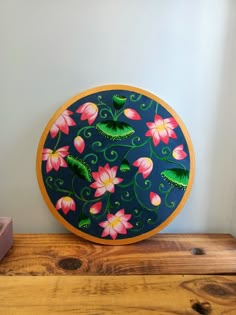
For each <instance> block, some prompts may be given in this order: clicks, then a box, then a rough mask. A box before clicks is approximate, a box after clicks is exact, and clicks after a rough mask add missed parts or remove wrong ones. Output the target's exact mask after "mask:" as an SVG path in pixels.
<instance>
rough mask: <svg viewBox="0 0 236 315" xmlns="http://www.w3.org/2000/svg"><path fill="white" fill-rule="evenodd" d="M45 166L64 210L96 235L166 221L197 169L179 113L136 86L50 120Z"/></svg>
mask: <svg viewBox="0 0 236 315" xmlns="http://www.w3.org/2000/svg"><path fill="white" fill-rule="evenodd" d="M41 173H42V178H43V183H44V186H45V189H46V192H47V194H48V196H49V199H50V201H51V203H52V204H53V205H54V207H55V209H56V211H57V213H58V214H59V215H60V216H61V217H63V219H64V220H66V221H67V222H68V223H69V225H71V226H73V227H74V228H75V229H77V230H78V231H81V232H83V233H85V234H88V235H91V236H93V237H95V238H97V239H101V240H102V239H107V240H113V241H115V240H122V239H130V238H131V239H132V238H134V237H136V236H139V235H141V234H145V233H147V232H150V231H152V230H153V229H155V228H156V227H158V226H159V225H160V224H162V223H163V222H165V221H166V220H167V219H168V217H169V216H170V215H171V214H172V213H173V212H174V211H175V209H176V208H177V207H178V205H179V203H180V202H181V200H182V198H183V196H184V194H185V191H186V188H187V187H188V183H189V177H190V152H189V146H188V143H187V140H186V138H185V135H184V133H183V131H182V129H181V126H180V125H179V122H178V119H176V117H173V115H172V114H171V113H170V112H169V111H168V110H167V109H166V108H165V107H164V106H162V105H161V104H160V103H158V102H157V101H155V100H153V99H152V98H150V97H148V96H146V95H143V94H139V93H136V92H133V91H132V90H123V89H117V90H114V89H111V90H109V89H108V90H105V91H104V90H102V91H100V92H99V91H98V92H96V93H92V94H89V95H87V96H85V97H82V98H80V99H78V100H77V101H75V102H74V103H72V104H71V105H70V106H69V107H68V108H67V109H65V110H64V111H63V112H62V113H61V114H60V115H59V116H58V117H56V119H55V121H54V123H53V124H52V125H51V126H50V130H49V131H48V133H47V136H46V139H45V141H44V144H43V149H42V156H41Z"/></svg>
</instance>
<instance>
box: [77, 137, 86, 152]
mask: <svg viewBox="0 0 236 315" xmlns="http://www.w3.org/2000/svg"><path fill="white" fill-rule="evenodd" d="M74 146H75V148H76V150H77V151H78V152H79V153H83V151H84V148H85V142H84V139H83V138H82V137H80V136H77V137H75V139H74Z"/></svg>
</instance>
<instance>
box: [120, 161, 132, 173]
mask: <svg viewBox="0 0 236 315" xmlns="http://www.w3.org/2000/svg"><path fill="white" fill-rule="evenodd" d="M120 170H121V172H128V171H130V165H129V162H128V160H126V159H124V160H123V161H122V162H121V165H120Z"/></svg>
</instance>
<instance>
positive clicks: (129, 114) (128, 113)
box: [124, 108, 141, 120]
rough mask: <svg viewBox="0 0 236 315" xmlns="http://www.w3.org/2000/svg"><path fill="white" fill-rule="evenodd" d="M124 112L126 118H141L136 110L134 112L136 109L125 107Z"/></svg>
mask: <svg viewBox="0 0 236 315" xmlns="http://www.w3.org/2000/svg"><path fill="white" fill-rule="evenodd" d="M124 114H125V116H126V117H127V118H129V119H132V120H141V117H140V115H139V113H138V112H136V110H134V109H132V108H126V109H125V110H124Z"/></svg>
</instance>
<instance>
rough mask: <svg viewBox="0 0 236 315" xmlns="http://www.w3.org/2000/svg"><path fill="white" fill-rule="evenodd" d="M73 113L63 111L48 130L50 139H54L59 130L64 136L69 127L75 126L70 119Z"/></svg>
mask: <svg viewBox="0 0 236 315" xmlns="http://www.w3.org/2000/svg"><path fill="white" fill-rule="evenodd" d="M72 114H73V112H71V111H70V110H65V111H64V112H63V113H62V114H61V115H60V116H59V117H58V118H57V120H56V121H55V123H54V124H53V125H52V128H51V129H50V134H51V137H52V138H55V137H56V135H57V134H58V131H59V130H61V131H62V132H63V133H65V134H66V135H68V134H69V127H71V126H75V125H76V123H75V121H74V120H73V119H72V118H71V117H70V115H72Z"/></svg>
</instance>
